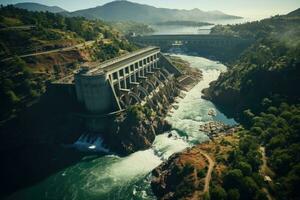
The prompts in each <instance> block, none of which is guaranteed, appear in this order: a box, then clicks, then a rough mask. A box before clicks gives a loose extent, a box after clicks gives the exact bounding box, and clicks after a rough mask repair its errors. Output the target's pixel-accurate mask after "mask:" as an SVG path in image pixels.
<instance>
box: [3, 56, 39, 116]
mask: <svg viewBox="0 0 300 200" xmlns="http://www.w3.org/2000/svg"><path fill="white" fill-rule="evenodd" d="M0 73H1V77H0V101H1V103H0V109H1V116H0V119H5V118H7V117H9V116H10V115H12V114H13V113H15V112H16V111H17V110H19V109H21V108H22V106H24V104H26V102H28V101H30V99H35V98H36V97H37V96H39V95H40V94H41V93H42V92H43V91H44V86H43V84H42V82H43V77H41V76H40V77H34V76H33V74H32V72H31V70H30V68H28V67H27V66H26V63H25V62H24V61H23V60H22V59H20V58H18V57H14V58H13V59H12V60H11V61H9V63H8V65H6V67H1V69H0Z"/></svg>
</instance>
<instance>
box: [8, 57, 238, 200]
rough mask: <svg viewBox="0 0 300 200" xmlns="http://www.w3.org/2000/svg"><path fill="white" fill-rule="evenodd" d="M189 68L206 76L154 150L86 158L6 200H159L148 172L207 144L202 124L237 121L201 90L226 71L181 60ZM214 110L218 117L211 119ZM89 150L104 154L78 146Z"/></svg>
mask: <svg viewBox="0 0 300 200" xmlns="http://www.w3.org/2000/svg"><path fill="white" fill-rule="evenodd" d="M177 56H179V57H180V58H181V59H183V60H186V61H188V62H189V63H190V64H191V67H194V68H198V69H200V70H202V72H203V80H202V81H201V82H200V83H198V84H197V85H196V86H195V87H194V88H193V89H192V90H190V91H189V92H187V93H186V96H185V97H184V98H183V99H180V100H178V101H177V102H178V103H176V105H175V106H174V107H175V108H178V109H175V108H174V109H172V110H171V111H170V112H169V114H168V117H167V121H168V122H170V123H171V124H172V130H171V131H170V132H166V133H164V134H162V135H158V136H157V137H156V138H155V141H154V144H153V146H152V148H150V149H148V150H145V151H138V152H136V153H133V154H131V155H129V156H127V157H118V156H115V155H110V153H108V155H105V156H101V157H99V156H94V155H91V156H86V157H85V158H84V159H82V161H81V162H79V163H77V164H75V165H73V166H71V167H69V168H66V169H65V170H63V171H60V172H59V173H56V174H53V175H52V176H50V177H48V178H47V179H46V180H44V181H42V182H40V183H38V184H37V185H35V186H33V187H30V188H27V189H25V190H23V191H19V192H17V193H15V194H13V195H12V196H11V197H10V198H8V199H36V198H38V199H66V200H69V199H78V200H79V199H88V200H94V199H95V200H96V199H97V200H99V199H124V200H127V199H156V198H155V197H154V195H153V194H152V192H151V188H150V172H151V170H153V169H154V168H155V167H157V166H158V165H159V164H161V163H162V162H163V161H164V160H166V159H167V158H168V157H169V156H171V155H172V154H173V153H175V152H179V151H182V150H183V149H185V148H187V147H190V146H193V145H195V144H197V143H200V142H203V141H206V140H208V139H209V138H208V136H207V135H206V134H205V133H204V132H201V131H199V127H200V125H202V124H204V123H205V122H209V121H221V122H223V123H225V124H229V125H232V124H234V123H235V121H234V120H232V119H228V118H227V117H226V116H224V115H223V114H222V113H220V112H219V111H218V110H217V109H216V107H215V106H214V105H213V104H212V103H211V102H209V101H207V100H204V99H202V97H201V96H202V93H201V91H202V90H203V89H204V88H207V87H208V86H209V83H210V82H211V81H214V80H216V79H217V78H218V76H219V75H220V73H221V72H223V71H225V70H226V67H225V66H224V65H222V64H219V63H217V62H214V61H210V60H207V59H204V58H201V57H194V56H185V55H177ZM211 109H214V110H216V115H215V116H212V115H208V113H209V111H210V110H211ZM75 145H76V146H80V147H82V148H83V149H85V150H88V149H91V150H93V151H96V150H99V151H105V152H107V149H106V148H105V147H103V146H102V140H101V138H90V137H89V136H87V135H82V137H81V138H80V139H79V140H78V141H77V142H76V143H75Z"/></svg>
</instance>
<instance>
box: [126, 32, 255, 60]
mask: <svg viewBox="0 0 300 200" xmlns="http://www.w3.org/2000/svg"><path fill="white" fill-rule="evenodd" d="M130 40H131V41H132V42H134V43H136V44H138V45H141V46H147V45H155V46H159V47H160V48H161V50H162V51H163V52H169V51H171V52H175V53H176V52H181V53H182V52H185V53H193V54H196V55H199V56H203V57H207V58H209V59H214V60H215V59H216V60H220V61H228V60H230V59H232V58H236V57H238V56H239V55H240V53H242V52H243V51H244V50H245V49H246V48H247V47H249V45H251V44H252V43H253V41H254V40H253V39H252V38H242V37H238V36H227V35H214V34H206V35H204V34H203V35H201V34H193V35H146V36H136V37H131V38H130ZM229 52H230V53H229Z"/></svg>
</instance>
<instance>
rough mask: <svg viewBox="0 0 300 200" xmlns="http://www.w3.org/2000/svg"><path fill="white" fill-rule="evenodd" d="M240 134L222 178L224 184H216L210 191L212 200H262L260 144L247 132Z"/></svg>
mask: <svg viewBox="0 0 300 200" xmlns="http://www.w3.org/2000/svg"><path fill="white" fill-rule="evenodd" d="M239 134H240V137H241V138H240V141H239V144H238V146H237V147H236V148H235V149H234V150H233V151H231V152H229V157H228V159H227V160H226V165H227V166H228V168H227V170H226V171H225V172H224V174H223V176H222V181H221V182H222V184H218V183H215V184H214V187H213V188H212V189H211V190H210V196H211V199H230V200H231V199H245V200H247V199H249V200H252V199H257V200H260V199H261V198H260V197H261V191H262V190H261V189H260V188H261V186H262V184H263V181H262V180H263V179H262V177H261V176H260V175H259V167H260V165H261V152H260V151H259V144H258V142H257V140H256V138H255V137H254V136H251V135H250V134H248V133H247V132H246V131H243V132H240V133H239Z"/></svg>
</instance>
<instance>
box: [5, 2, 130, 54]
mask: <svg viewBox="0 0 300 200" xmlns="http://www.w3.org/2000/svg"><path fill="white" fill-rule="evenodd" d="M0 16H1V17H0V27H4V28H3V29H1V30H0V38H1V39H0V44H1V45H2V46H3V49H5V52H3V53H2V55H0V56H1V57H7V56H9V55H14V54H24V53H32V52H35V51H42V50H50V49H57V48H61V47H65V46H70V45H74V44H78V43H82V42H83V41H87V40H97V41H101V40H105V39H106V40H110V41H113V42H118V43H123V42H124V40H123V39H122V38H121V35H120V34H119V33H118V32H117V31H114V30H112V28H111V27H110V26H109V25H107V24H105V23H104V22H102V21H100V20H93V21H92V20H86V19H85V18H83V17H71V18H69V17H63V16H62V15H59V14H53V13H48V12H46V13H45V12H30V11H27V10H23V9H18V8H14V7H12V6H7V7H1V9H0ZM21 25H22V26H23V27H25V28H22V27H21V28H14V29H13V28H11V29H10V28H9V27H11V26H21ZM26 26H32V27H31V28H29V29H26ZM119 46H120V45H119ZM123 47H125V50H127V48H126V44H123Z"/></svg>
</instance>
